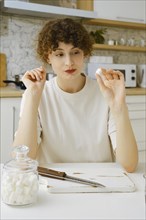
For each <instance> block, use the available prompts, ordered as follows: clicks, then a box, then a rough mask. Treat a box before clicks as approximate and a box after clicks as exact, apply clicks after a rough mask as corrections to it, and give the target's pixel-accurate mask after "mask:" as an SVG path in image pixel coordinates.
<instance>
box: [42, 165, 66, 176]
mask: <svg viewBox="0 0 146 220" xmlns="http://www.w3.org/2000/svg"><path fill="white" fill-rule="evenodd" d="M38 172H40V173H44V174H50V175H52V176H56V177H66V173H65V172H60V171H57V170H52V169H48V168H45V167H38Z"/></svg>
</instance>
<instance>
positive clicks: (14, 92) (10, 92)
mask: <svg viewBox="0 0 146 220" xmlns="http://www.w3.org/2000/svg"><path fill="white" fill-rule="evenodd" d="M23 92H24V90H22V89H19V88H16V87H15V86H14V87H12V86H6V87H1V88H0V98H15V97H21V96H22V94H23Z"/></svg>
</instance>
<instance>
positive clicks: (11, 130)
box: [0, 97, 21, 163]
mask: <svg viewBox="0 0 146 220" xmlns="http://www.w3.org/2000/svg"><path fill="white" fill-rule="evenodd" d="M20 103H21V97H17V98H0V105H1V112H0V115H1V116H0V118H1V128H0V137H1V142H0V147H1V162H2V163H4V162H6V161H8V160H9V159H10V157H11V150H12V143H13V138H14V134H15V131H16V129H17V126H18V120H19V112H20Z"/></svg>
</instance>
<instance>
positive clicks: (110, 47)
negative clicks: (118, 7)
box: [83, 18, 146, 52]
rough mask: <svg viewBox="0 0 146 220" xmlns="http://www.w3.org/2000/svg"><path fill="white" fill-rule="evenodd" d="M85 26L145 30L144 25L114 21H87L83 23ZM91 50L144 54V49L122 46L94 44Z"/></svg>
mask: <svg viewBox="0 0 146 220" xmlns="http://www.w3.org/2000/svg"><path fill="white" fill-rule="evenodd" d="M83 24H85V25H94V26H105V27H106V28H110V27H117V28H123V29H134V30H135V31H138V30H143V31H145V30H146V24H143V23H136V22H125V21H115V20H107V19H101V18H100V19H88V20H85V21H83ZM93 48H94V49H95V50H96V49H98V50H115V51H127V52H146V47H140V46H125V45H124V46H123V45H106V44H94V45H93Z"/></svg>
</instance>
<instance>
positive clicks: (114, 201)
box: [1, 163, 145, 220]
mask: <svg viewBox="0 0 146 220" xmlns="http://www.w3.org/2000/svg"><path fill="white" fill-rule="evenodd" d="M66 166H67V167H71V168H72V167H75V168H77V167H83V168H94V169H95V168H97V169H98V168H99V167H100V168H101V167H108V168H109V167H111V168H112V167H113V168H114V167H119V165H117V164H116V163H97V164H95V163H88V164H51V165H49V167H50V168H53V169H54V168H57V167H66ZM143 173H144V164H139V166H138V168H137V171H136V172H135V173H132V174H130V177H131V179H132V180H133V181H134V183H135V185H136V188H137V190H136V191H135V192H132V193H131V192H130V193H70V194H50V193H48V192H46V191H45V190H44V189H43V188H40V190H39V195H38V201H37V202H36V203H35V204H33V205H31V206H25V207H11V206H8V205H6V204H4V203H1V219H2V220H4V219H11V220H12V219H19V220H20V219H23V220H26V219H29V220H30V219H35V220H37V219H39V220H40V219H42V220H43V219H51V220H53V219H55V220H57V219H62V220H65V219H67V220H70V219H77V220H78V219H88V220H89V219H90V220H91V219H100V220H101V219H116V220H118V219H120V220H122V219H129V220H134V219H135V220H137V219H140V220H143V219H145V179H144V178H143Z"/></svg>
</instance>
